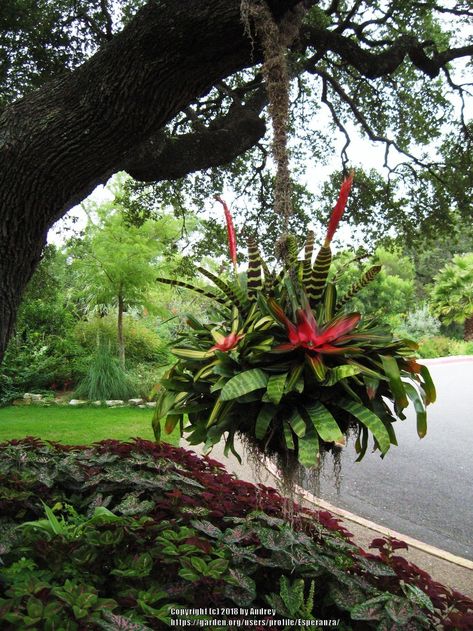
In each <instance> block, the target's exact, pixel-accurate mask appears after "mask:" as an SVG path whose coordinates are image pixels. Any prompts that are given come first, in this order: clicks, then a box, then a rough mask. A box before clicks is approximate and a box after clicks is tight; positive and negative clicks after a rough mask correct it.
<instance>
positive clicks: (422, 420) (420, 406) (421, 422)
mask: <svg viewBox="0 0 473 631" xmlns="http://www.w3.org/2000/svg"><path fill="white" fill-rule="evenodd" d="M404 388H405V390H406V392H407V396H408V397H409V399H410V400H411V401H412V403H413V404H414V409H415V411H416V416H417V435H418V436H419V438H424V436H425V435H426V434H427V412H426V411H425V405H424V402H423V401H422V398H421V396H420V394H419V392H418V391H417V389H416V388H415V387H414V386H413V385H412V384H411V383H406V382H404Z"/></svg>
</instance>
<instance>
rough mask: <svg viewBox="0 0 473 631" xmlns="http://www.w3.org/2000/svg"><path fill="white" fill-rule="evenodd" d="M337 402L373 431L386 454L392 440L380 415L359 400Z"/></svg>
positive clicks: (382, 451) (338, 405)
mask: <svg viewBox="0 0 473 631" xmlns="http://www.w3.org/2000/svg"><path fill="white" fill-rule="evenodd" d="M336 404H337V407H339V408H341V409H342V410H345V411H346V412H349V413H350V414H351V415H352V416H354V417H355V418H356V419H357V420H358V421H359V422H360V423H361V424H362V425H365V426H366V427H367V428H368V429H369V430H370V431H371V433H372V434H373V436H374V438H375V439H376V442H377V443H378V445H379V448H380V450H381V453H383V454H385V453H386V452H387V451H388V449H389V447H390V445H391V440H390V437H389V433H388V430H387V429H386V427H385V426H384V423H383V421H382V420H381V419H380V418H379V416H377V415H376V414H374V412H372V411H371V410H369V409H368V408H367V407H365V406H364V405H362V404H361V403H358V402H357V401H349V400H342V401H337V403H336Z"/></svg>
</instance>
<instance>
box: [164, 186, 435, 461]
mask: <svg viewBox="0 0 473 631" xmlns="http://www.w3.org/2000/svg"><path fill="white" fill-rule="evenodd" d="M351 184H352V176H350V177H348V178H346V179H345V180H344V182H343V184H342V187H341V190H340V195H339V198H338V201H337V203H336V205H335V207H334V209H333V212H332V215H331V218H330V221H329V225H328V230H327V235H326V238H325V240H324V243H323V245H322V247H321V248H320V249H319V251H318V254H317V256H316V257H315V261H313V250H314V234H313V233H312V232H309V233H308V235H307V239H306V242H305V248H304V257H303V260H298V257H297V254H298V247H297V243H296V239H295V237H294V236H292V235H286V236H285V237H284V238H283V239H281V240H280V241H279V243H278V245H279V249H280V251H281V252H283V254H282V256H283V267H282V269H281V270H270V269H269V266H268V265H267V264H266V262H265V261H264V260H263V258H262V257H261V255H260V252H259V250H258V247H257V244H256V243H255V242H254V241H253V240H250V241H249V248H248V269H247V271H246V272H243V273H240V274H236V273H235V274H234V276H233V277H232V278H231V279H230V280H229V281H224V280H222V278H220V277H217V276H215V275H214V274H212V273H211V272H209V271H208V270H206V269H204V268H200V272H201V273H202V274H203V275H205V276H206V277H207V278H208V279H210V280H211V281H212V283H213V284H214V285H215V289H214V290H211V289H202V288H198V287H195V288H194V289H195V291H198V292H200V293H203V294H205V295H206V296H207V297H210V298H211V299H212V300H213V301H214V303H215V317H214V318H213V319H212V321H209V322H200V321H199V320H197V319H196V318H194V317H189V318H188V325H189V326H188V329H187V330H185V331H184V332H183V333H182V334H181V336H180V337H179V339H178V340H177V344H176V346H175V348H174V349H173V350H172V352H173V354H174V355H175V356H176V358H177V362H176V363H175V365H174V366H173V367H172V368H171V370H170V371H169V372H168V373H167V374H166V375H165V378H164V379H163V380H162V381H161V390H160V393H159V397H158V403H157V408H156V414H155V419H154V427H155V433H156V437H157V439H158V440H159V437H160V436H159V432H160V429H159V428H160V424H159V421H160V420H161V419H162V418H165V419H166V421H165V431H166V432H171V431H172V430H173V429H174V428H175V427H176V426H177V425H180V428H181V432H182V433H184V432H186V433H188V436H187V439H188V441H189V442H190V444H199V443H204V444H205V448H206V449H207V450H210V449H211V448H212V446H213V445H215V444H216V443H218V442H219V441H220V440H222V439H224V440H225V453H226V454H228V452H229V451H231V452H233V453H234V454H235V455H236V456H237V457H239V456H238V454H237V453H236V452H235V446H234V438H235V436H236V435H241V436H243V437H245V438H246V439H248V441H249V442H250V443H252V444H254V445H256V447H257V449H259V450H260V451H261V452H262V453H263V454H268V455H269V454H279V455H281V456H284V457H285V459H286V460H287V459H288V457H289V458H291V457H292V458H293V459H297V460H298V462H299V463H300V464H301V465H303V466H306V467H312V466H315V465H317V463H318V459H319V453H320V450H321V449H330V448H332V447H333V446H334V445H335V446H341V445H344V444H345V441H346V436H347V434H348V433H349V432H351V431H353V430H354V431H355V432H356V442H355V449H356V452H357V454H358V460H361V459H362V458H363V456H364V454H365V453H366V450H367V448H368V444H369V436H370V435H371V436H372V439H373V447H374V449H376V450H378V451H379V452H380V454H381V456H382V457H383V456H384V455H385V454H386V452H387V451H388V449H389V448H390V446H391V445H396V444H397V441H396V434H395V431H394V427H393V424H394V422H395V421H396V420H397V419H404V418H405V415H404V413H403V411H404V409H405V408H406V407H407V406H408V405H409V401H411V402H412V403H413V404H414V407H415V410H416V414H417V433H418V435H419V437H421V438H422V437H423V436H424V435H425V433H426V430H427V424H426V406H427V405H428V404H429V403H432V402H433V401H434V400H435V388H434V385H433V383H432V380H431V378H430V375H429V371H428V369H427V368H426V367H425V366H422V365H420V364H419V363H417V361H416V359H415V353H416V350H417V344H416V343H415V342H413V341H411V340H407V339H398V338H395V337H393V335H392V333H391V331H390V330H389V329H388V328H387V327H386V325H382V326H381V325H379V324H377V323H376V321H375V320H373V319H370V318H369V317H362V316H361V314H360V313H357V312H350V311H348V310H347V305H348V304H349V300H350V298H351V297H352V296H353V295H355V294H356V293H357V292H358V291H360V290H361V289H362V288H363V287H364V286H366V285H367V284H368V283H369V282H370V281H371V280H373V278H374V277H375V276H376V274H377V273H378V272H379V271H380V267H379V266H373V267H370V268H368V269H367V270H366V271H365V272H364V273H363V274H362V276H361V278H360V280H359V281H358V282H357V283H356V284H355V285H353V286H352V287H351V289H349V291H348V293H346V294H345V295H342V296H337V289H336V283H335V282H334V280H333V279H331V278H330V275H329V271H330V265H331V260H332V253H331V241H332V238H333V235H334V233H335V231H336V229H337V226H338V223H339V221H340V218H341V216H342V214H343V211H344V209H345V206H346V203H347V199H348V195H349V192H350V187H351ZM219 201H221V202H222V203H223V204H224V206H225V203H224V202H223V201H222V200H219ZM226 212H228V209H226ZM230 243H234V235H230ZM341 273H343V271H342V272H341ZM159 280H160V281H161V282H165V283H170V284H176V285H183V283H180V282H178V281H173V280H170V279H164V278H161V279H159ZM186 286H187V287H189V285H186Z"/></svg>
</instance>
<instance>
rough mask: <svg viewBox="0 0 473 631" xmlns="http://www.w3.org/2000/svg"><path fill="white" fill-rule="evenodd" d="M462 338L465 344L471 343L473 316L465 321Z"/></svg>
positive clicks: (472, 338) (472, 337)
mask: <svg viewBox="0 0 473 631" xmlns="http://www.w3.org/2000/svg"><path fill="white" fill-rule="evenodd" d="M463 338H464V339H465V340H466V341H467V342H472V341H473V315H471V316H470V317H469V318H467V319H466V320H465V323H464V325H463Z"/></svg>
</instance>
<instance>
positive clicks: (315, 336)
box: [269, 299, 361, 353]
mask: <svg viewBox="0 0 473 631" xmlns="http://www.w3.org/2000/svg"><path fill="white" fill-rule="evenodd" d="M269 304H270V308H271V311H272V312H273V314H274V315H275V317H276V318H277V319H278V320H279V321H280V322H282V324H284V326H285V327H286V331H287V334H288V337H289V343H288V344H280V345H279V346H277V347H276V348H275V349H274V350H275V351H291V350H294V349H296V348H299V347H302V348H306V349H307V350H309V351H314V352H315V353H340V352H347V351H348V352H349V351H351V350H357V349H356V348H354V347H349V346H336V344H343V342H347V341H349V340H350V339H351V336H349V335H346V334H347V333H350V331H352V330H353V329H354V328H355V327H356V326H357V324H358V322H359V321H360V319H361V315H360V314H359V313H349V314H346V315H341V316H339V317H338V318H335V319H334V320H332V321H331V322H329V324H327V325H325V326H324V327H319V326H318V324H317V322H316V320H315V318H314V314H313V313H312V310H311V309H310V307H306V308H305V309H298V310H297V311H296V318H297V324H294V323H293V322H291V321H290V320H289V318H288V317H287V316H286V314H285V313H284V311H283V310H282V309H281V307H280V306H279V305H278V304H277V302H276V301H275V300H273V299H271V300H270V301H269Z"/></svg>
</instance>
